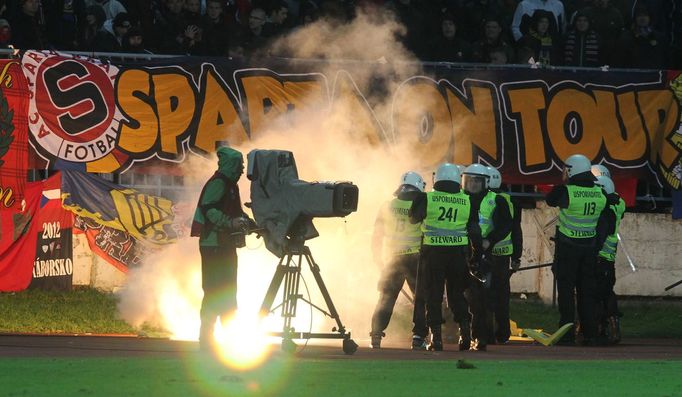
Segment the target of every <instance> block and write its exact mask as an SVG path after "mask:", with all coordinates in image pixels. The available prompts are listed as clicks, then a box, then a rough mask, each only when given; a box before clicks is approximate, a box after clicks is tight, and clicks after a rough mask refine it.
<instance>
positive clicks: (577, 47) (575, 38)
mask: <svg viewBox="0 0 682 397" xmlns="http://www.w3.org/2000/svg"><path fill="white" fill-rule="evenodd" d="M599 50H600V45H599V38H598V36H597V33H596V32H595V31H594V30H593V29H592V28H591V27H590V19H589V18H588V17H587V15H586V14H585V13H584V12H582V11H578V12H577V13H576V15H575V18H574V19H573V25H572V29H571V30H570V31H569V32H568V33H566V36H564V65H568V66H599V65H600V64H601V63H600V57H599V55H600V54H599Z"/></svg>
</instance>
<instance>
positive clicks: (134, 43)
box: [123, 26, 149, 54]
mask: <svg viewBox="0 0 682 397" xmlns="http://www.w3.org/2000/svg"><path fill="white" fill-rule="evenodd" d="M123 52H127V53H131V54H136V53H137V54H142V53H149V51H148V50H147V49H145V42H144V34H143V33H142V29H140V28H139V27H137V26H133V27H131V28H130V29H129V30H128V33H126V35H125V36H124V37H123Z"/></svg>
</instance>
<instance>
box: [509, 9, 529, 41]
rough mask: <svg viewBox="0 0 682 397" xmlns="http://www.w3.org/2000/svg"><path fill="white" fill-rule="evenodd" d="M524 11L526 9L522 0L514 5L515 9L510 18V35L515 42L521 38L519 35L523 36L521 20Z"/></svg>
mask: <svg viewBox="0 0 682 397" xmlns="http://www.w3.org/2000/svg"><path fill="white" fill-rule="evenodd" d="M525 13H526V9H525V5H524V3H523V1H522V2H520V3H519V4H518V5H517V6H516V10H515V11H514V18H513V19H512V24H511V31H512V36H514V41H515V42H518V41H519V40H521V37H522V36H523V33H521V20H522V19H523V15H524V14H525Z"/></svg>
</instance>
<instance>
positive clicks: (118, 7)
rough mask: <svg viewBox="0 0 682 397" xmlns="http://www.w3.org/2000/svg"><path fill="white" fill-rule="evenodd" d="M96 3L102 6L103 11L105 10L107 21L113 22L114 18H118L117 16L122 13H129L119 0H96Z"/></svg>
mask: <svg viewBox="0 0 682 397" xmlns="http://www.w3.org/2000/svg"><path fill="white" fill-rule="evenodd" d="M95 3H97V4H99V5H100V6H102V9H103V10H104V14H105V15H106V16H107V19H112V20H113V19H114V18H116V15H118V14H120V13H122V12H127V11H126V8H125V7H123V4H121V3H120V2H119V1H117V0H95Z"/></svg>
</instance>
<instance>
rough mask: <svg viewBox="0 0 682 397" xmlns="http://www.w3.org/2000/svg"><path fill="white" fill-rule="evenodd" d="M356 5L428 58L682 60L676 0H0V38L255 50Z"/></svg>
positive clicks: (74, 45) (628, 63)
mask: <svg viewBox="0 0 682 397" xmlns="http://www.w3.org/2000/svg"><path fill="white" fill-rule="evenodd" d="M359 7H360V8H364V9H365V10H366V12H368V13H375V14H381V13H392V14H393V15H395V17H396V18H397V19H398V20H399V21H400V22H401V23H402V24H403V25H404V26H405V28H406V29H405V32H404V34H402V35H400V36H399V37H397V39H398V40H401V41H402V42H403V43H404V44H405V46H406V47H407V48H408V49H409V50H410V51H412V52H413V53H414V54H415V55H416V56H417V57H418V58H419V59H420V60H423V61H435V62H476V63H492V64H514V63H516V64H526V63H528V61H529V60H530V59H531V58H532V59H533V60H534V61H535V62H538V63H539V64H541V65H552V66H561V65H566V66H588V67H589V66H603V65H609V66H610V67H621V68H645V69H646V68H650V69H662V68H668V69H679V68H681V67H682V60H681V59H682V56H681V53H682V52H681V49H680V47H681V46H680V33H681V31H682V30H681V29H680V25H682V24H680V23H679V21H682V10H681V8H682V7H680V4H679V1H677V0H563V1H562V0H388V1H385V0H355V1H353V0H6V1H2V0H0V18H1V19H0V45H1V46H3V47H8V46H11V47H13V48H18V49H55V50H70V51H97V52H124V53H141V52H149V53H155V54H178V55H197V56H248V55H250V54H252V53H254V52H255V51H257V50H259V49H262V48H265V47H267V44H268V43H269V42H270V41H272V40H273V39H275V38H277V37H279V36H282V35H284V34H286V33H287V32H289V31H291V30H293V29H299V28H300V27H301V26H304V25H306V24H309V23H312V22H314V21H316V20H318V19H320V18H325V19H327V20H330V21H336V22H338V23H343V22H345V21H349V20H350V19H352V18H353V16H354V14H355V13H356V12H357V10H358V9H359Z"/></svg>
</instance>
